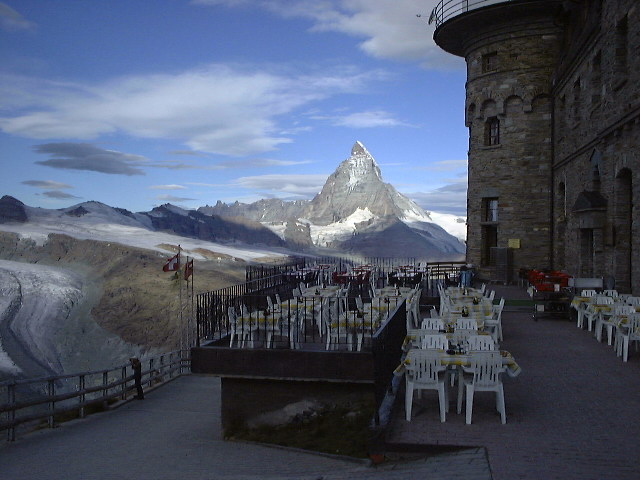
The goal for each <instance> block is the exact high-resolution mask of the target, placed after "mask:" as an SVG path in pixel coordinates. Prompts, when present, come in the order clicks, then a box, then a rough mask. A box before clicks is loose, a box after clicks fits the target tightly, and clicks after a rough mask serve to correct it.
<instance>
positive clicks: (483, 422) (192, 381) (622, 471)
mask: <svg viewBox="0 0 640 480" xmlns="http://www.w3.org/2000/svg"><path fill="white" fill-rule="evenodd" d="M491 288H494V289H496V297H497V298H500V297H501V296H505V297H506V298H528V297H526V293H525V292H524V290H523V289H521V288H518V287H511V286H509V287H499V286H491ZM531 313H532V312H531V311H517V310H511V311H509V310H507V311H505V313H504V314H503V325H504V335H505V340H504V342H503V344H502V348H503V349H505V350H509V351H510V352H512V353H513V355H514V356H515V358H516V360H517V361H518V363H519V364H520V366H521V367H522V369H523V372H522V374H521V375H520V376H519V377H518V378H515V379H511V378H508V377H507V378H506V379H505V398H506V406H507V424H506V425H502V424H501V423H500V418H499V415H498V414H497V412H495V403H494V398H493V396H492V395H491V394H490V393H480V394H477V396H476V399H475V401H474V412H473V424H472V425H465V423H464V415H458V414H456V413H455V407H454V403H453V401H454V400H455V392H452V395H451V397H452V407H453V408H452V410H451V412H450V413H449V414H448V417H447V421H446V423H440V421H439V418H438V407H437V397H435V395H433V396H431V395H430V394H431V393H432V392H425V394H424V395H423V398H422V402H423V405H424V407H423V408H421V407H420V405H417V406H416V407H415V408H414V416H413V419H412V421H411V422H406V421H405V420H404V411H403V408H402V402H399V404H400V407H399V408H398V409H397V411H396V412H395V416H394V418H393V419H392V424H391V431H390V432H389V435H388V440H389V441H390V442H392V443H395V444H409V445H412V446H414V447H415V446H418V447H420V446H423V447H424V448H426V449H427V450H430V449H431V451H432V454H430V455H427V456H418V457H417V456H415V455H411V454H406V455H403V454H400V455H399V454H390V455H389V461H387V462H385V463H383V464H382V466H378V467H372V466H370V465H368V464H366V463H364V462H360V461H352V460H347V459H344V458H342V457H331V456H325V455H319V454H312V453H309V452H304V451H298V450H291V449H283V448H275V447H267V446H263V445H254V444H245V443H235V442H226V441H224V440H222V438H221V429H220V418H219V412H220V382H219V379H217V378H216V377H209V376H198V375H187V376H183V377H180V378H178V379H176V380H174V381H173V382H170V383H169V384H167V385H165V386H163V387H161V388H158V389H157V390H154V391H152V392H150V393H149V394H147V396H146V399H145V400H144V401H132V402H129V403H126V404H124V405H122V406H121V407H119V408H117V409H115V410H113V411H109V412H104V413H100V414H95V415H92V416H90V417H88V418H86V419H84V420H76V421H73V422H69V423H66V424H63V425H62V426H60V427H59V428H56V429H53V430H42V431H38V432H34V433H31V434H29V435H26V436H24V437H22V438H19V439H18V441H16V442H13V443H8V442H3V443H0V478H2V480H22V479H38V480H40V479H41V480H48V479H64V480H76V479H77V480H93V479H100V480H102V479H112V478H113V479H116V478H117V479H119V480H120V479H123V478H125V479H128V478H135V479H136V480H146V479H149V480H162V479H167V480H168V479H172V480H173V479H181V480H191V479H230V480H234V479H235V480H240V479H245V480H248V479H257V478H261V479H267V480H270V479H285V480H287V479H291V480H293V479H297V480H316V479H321V478H322V479H325V480H339V479H350V480H351V479H353V478H358V479H372V480H373V479H403V480H404V479H413V478H434V479H438V480H448V479H465V480H488V479H491V478H493V479H495V480H514V479H535V480H540V479H544V480H547V479H563V480H572V479H581V480H583V479H584V480H588V479H593V480H596V479H597V480H602V479H617V480H626V479H629V480H630V479H634V480H635V479H638V478H640V468H639V467H638V459H639V455H638V450H637V441H638V438H640V414H639V412H640V382H639V381H638V380H639V378H640V353H638V352H636V351H635V350H632V351H631V353H630V358H629V362H628V363H626V364H625V363H623V362H622V360H621V359H619V358H618V357H616V356H615V354H614V352H613V350H612V348H611V347H608V346H607V345H606V344H605V343H598V342H597V341H596V340H595V339H594V338H593V336H592V335H591V334H590V333H588V332H586V331H585V330H579V329H577V328H576V326H575V322H570V321H567V320H561V319H553V318H547V317H542V318H540V319H539V321H537V322H534V321H533V320H532V317H531ZM399 400H401V399H399ZM434 445H435V446H448V445H450V446H460V447H464V448H461V449H459V450H454V451H448V452H447V453H440V454H433V452H434V451H435V450H433V449H432V446H434Z"/></svg>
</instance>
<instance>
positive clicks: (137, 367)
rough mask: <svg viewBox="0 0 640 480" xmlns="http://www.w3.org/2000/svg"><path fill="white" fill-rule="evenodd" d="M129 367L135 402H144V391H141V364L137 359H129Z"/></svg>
mask: <svg viewBox="0 0 640 480" xmlns="http://www.w3.org/2000/svg"><path fill="white" fill-rule="evenodd" d="M129 361H130V362H131V367H132V368H133V382H134V383H135V385H136V392H137V395H136V400H144V391H143V390H142V363H141V362H140V360H138V359H137V358H130V359H129Z"/></svg>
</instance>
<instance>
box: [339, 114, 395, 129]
mask: <svg viewBox="0 0 640 480" xmlns="http://www.w3.org/2000/svg"><path fill="white" fill-rule="evenodd" d="M332 123H333V124H334V125H338V126H341V127H351V128H374V127H398V126H407V124H406V123H404V122H401V121H400V120H397V119H395V118H393V115H391V114H390V113H388V112H385V111H382V110H372V111H368V112H357V113H351V114H349V115H344V116H341V117H334V118H333V120H332Z"/></svg>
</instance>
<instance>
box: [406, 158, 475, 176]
mask: <svg viewBox="0 0 640 480" xmlns="http://www.w3.org/2000/svg"><path fill="white" fill-rule="evenodd" d="M417 169H418V170H429V171H430V172H459V171H463V172H464V174H465V175H466V172H467V160H466V159H465V160H440V161H436V162H431V163H429V165H427V166H424V167H417Z"/></svg>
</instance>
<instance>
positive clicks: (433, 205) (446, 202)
mask: <svg viewBox="0 0 640 480" xmlns="http://www.w3.org/2000/svg"><path fill="white" fill-rule="evenodd" d="M403 193H404V194H405V195H406V196H407V197H409V198H410V199H411V200H413V201H414V202H416V203H417V204H418V205H420V206H421V207H422V208H424V209H425V210H427V211H435V212H440V213H450V214H452V215H459V216H466V215H467V182H466V178H464V179H460V180H459V181H456V182H454V183H450V184H447V185H444V186H442V187H439V188H436V189H434V190H430V191H426V192H414V193H407V192H403Z"/></svg>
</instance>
